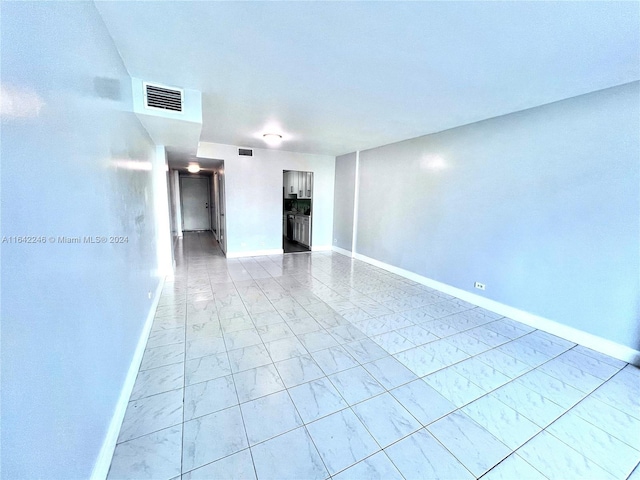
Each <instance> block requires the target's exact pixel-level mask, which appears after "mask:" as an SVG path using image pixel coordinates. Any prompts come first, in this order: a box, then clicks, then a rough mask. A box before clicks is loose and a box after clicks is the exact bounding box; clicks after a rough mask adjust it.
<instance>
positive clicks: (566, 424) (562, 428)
mask: <svg viewBox="0 0 640 480" xmlns="http://www.w3.org/2000/svg"><path fill="white" fill-rule="evenodd" d="M546 431H547V432H549V433H550V434H552V435H553V436H554V437H556V438H558V439H559V440H561V441H563V442H564V443H566V444H567V445H569V446H571V448H573V449H574V450H576V451H578V452H579V453H581V454H582V455H584V456H585V457H586V458H588V459H589V460H592V461H593V462H594V463H596V464H597V465H599V466H600V467H602V468H604V469H605V470H606V471H608V472H609V473H610V474H612V475H613V476H615V477H617V478H626V477H627V476H628V475H629V474H630V473H631V471H632V470H633V468H634V467H635V466H636V464H637V463H638V462H639V461H640V451H639V450H636V449H634V448H631V447H630V446H629V445H627V444H626V443H624V442H622V441H621V440H618V439H617V438H615V437H614V436H613V435H610V434H608V433H607V432H605V431H604V430H601V429H600V428H598V427H596V426H594V425H592V424H590V423H589V422H587V421H586V420H584V419H582V418H580V417H579V416H578V415H577V414H574V413H573V412H569V413H568V414H566V415H564V416H562V417H561V418H560V419H558V420H556V421H555V422H553V423H552V424H551V425H549V426H548V427H547V429H546ZM636 433H637V434H638V436H640V431H638V432H636Z"/></svg>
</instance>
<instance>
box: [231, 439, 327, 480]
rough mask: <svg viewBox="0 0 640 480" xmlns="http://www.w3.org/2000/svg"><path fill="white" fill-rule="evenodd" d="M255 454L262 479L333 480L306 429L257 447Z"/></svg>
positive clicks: (257, 469) (253, 448)
mask: <svg viewBox="0 0 640 480" xmlns="http://www.w3.org/2000/svg"><path fill="white" fill-rule="evenodd" d="M251 452H252V455H253V461H254V463H255V469H256V472H257V473H258V478H259V479H260V480H263V479H265V480H301V479H309V480H315V479H318V480H321V479H326V478H328V477H329V472H328V471H327V469H326V467H325V465H324V463H323V461H322V458H320V454H319V453H318V450H317V449H316V447H315V445H314V443H313V441H312V440H311V437H310V436H309V433H308V432H307V430H306V429H305V428H304V427H302V428H297V429H295V430H292V431H291V432H288V433H285V434H284V435H280V436H278V437H275V438H272V439H271V440H268V441H266V442H264V443H261V444H259V445H256V446H254V447H252V448H251ZM221 478H222V477H221Z"/></svg>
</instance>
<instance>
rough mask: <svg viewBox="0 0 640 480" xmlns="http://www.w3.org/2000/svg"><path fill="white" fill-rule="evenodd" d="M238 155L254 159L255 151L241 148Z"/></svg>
mask: <svg viewBox="0 0 640 480" xmlns="http://www.w3.org/2000/svg"><path fill="white" fill-rule="evenodd" d="M238 155H244V156H245V157H253V150H251V149H249V148H239V149H238Z"/></svg>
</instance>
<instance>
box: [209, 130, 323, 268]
mask: <svg viewBox="0 0 640 480" xmlns="http://www.w3.org/2000/svg"><path fill="white" fill-rule="evenodd" d="M198 157H202V158H215V159H218V160H224V175H225V189H226V219H227V220H226V221H227V255H228V256H237V255H246V254H251V253H255V252H264V251H269V252H272V253H277V252H278V251H279V252H282V202H283V193H282V187H283V180H282V172H283V170H300V171H305V172H313V173H314V191H313V217H312V224H313V226H312V246H313V249H321V248H325V249H328V248H331V241H332V231H333V185H334V175H335V157H331V156H327V155H310V154H304V153H293V152H284V151H280V150H269V149H260V148H255V149H253V156H252V157H245V156H239V155H238V147H237V146H233V145H222V144H214V143H206V142H201V144H200V147H199V149H198Z"/></svg>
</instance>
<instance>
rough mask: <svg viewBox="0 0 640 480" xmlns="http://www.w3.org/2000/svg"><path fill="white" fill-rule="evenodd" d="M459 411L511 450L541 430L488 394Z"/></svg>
mask: <svg viewBox="0 0 640 480" xmlns="http://www.w3.org/2000/svg"><path fill="white" fill-rule="evenodd" d="M461 411H462V412H463V413H464V414H466V415H468V416H469V417H470V418H472V419H473V420H474V421H475V422H476V423H478V424H479V425H481V426H482V427H484V428H485V429H487V431H489V433H491V434H492V435H493V436H494V437H496V438H497V439H498V440H500V441H501V442H502V443H504V444H505V445H506V446H508V447H509V448H511V449H512V450H516V449H517V448H518V447H520V446H521V445H523V444H524V443H526V442H527V441H528V440H529V439H531V438H532V437H534V436H535V435H537V434H538V433H539V432H540V431H541V427H539V426H538V425H536V424H535V423H533V422H532V421H530V420H528V419H527V418H525V417H524V416H522V415H520V414H519V413H518V412H516V411H515V410H513V409H512V408H511V407H509V406H507V405H506V404H504V403H502V402H501V401H499V400H498V399H496V398H495V397H492V396H490V395H486V396H484V397H482V398H479V399H478V400H476V401H474V402H472V403H470V404H468V405H467V406H465V407H463V408H462V409H461Z"/></svg>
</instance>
